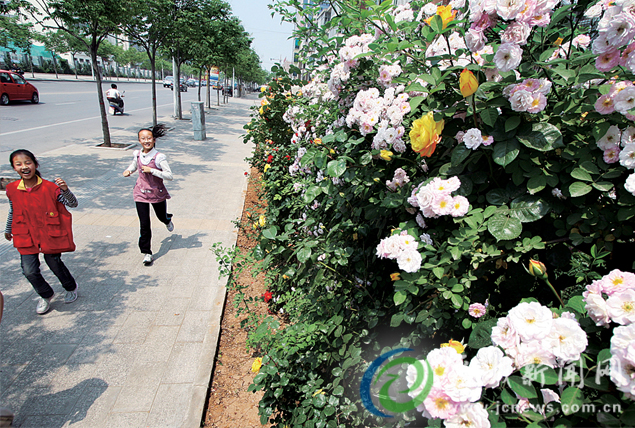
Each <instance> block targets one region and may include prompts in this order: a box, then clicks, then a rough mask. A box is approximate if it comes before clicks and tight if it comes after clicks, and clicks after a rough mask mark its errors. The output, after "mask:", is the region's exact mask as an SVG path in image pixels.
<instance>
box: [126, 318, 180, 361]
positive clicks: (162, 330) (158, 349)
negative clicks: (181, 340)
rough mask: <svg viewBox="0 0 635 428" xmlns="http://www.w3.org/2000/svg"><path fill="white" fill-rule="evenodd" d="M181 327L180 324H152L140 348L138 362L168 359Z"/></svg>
mask: <svg viewBox="0 0 635 428" xmlns="http://www.w3.org/2000/svg"><path fill="white" fill-rule="evenodd" d="M179 328H180V327H179V326H152V327H151V328H150V332H149V333H148V336H147V337H146V340H145V342H144V343H143V345H141V348H140V349H139V355H138V356H137V360H136V361H137V363H145V362H151V361H159V362H166V361H168V359H169V358H170V354H171V352H172V347H173V346H174V343H175V341H176V335H177V334H178V333H179Z"/></svg>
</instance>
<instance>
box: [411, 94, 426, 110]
mask: <svg viewBox="0 0 635 428" xmlns="http://www.w3.org/2000/svg"><path fill="white" fill-rule="evenodd" d="M423 100H425V97H424V96H419V97H413V98H410V99H409V100H408V102H409V103H410V110H411V111H415V110H416V109H417V107H419V104H421V102H422V101H423Z"/></svg>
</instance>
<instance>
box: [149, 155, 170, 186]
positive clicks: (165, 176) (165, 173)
mask: <svg viewBox="0 0 635 428" xmlns="http://www.w3.org/2000/svg"><path fill="white" fill-rule="evenodd" d="M157 164H158V165H159V167H160V168H161V169H160V170H159V169H154V168H153V169H152V170H151V172H152V175H154V176H155V177H159V178H160V179H162V180H168V181H172V180H173V179H174V176H173V175H172V170H171V169H170V165H168V159H167V158H166V157H165V155H159V156H157Z"/></svg>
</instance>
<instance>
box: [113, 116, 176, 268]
mask: <svg viewBox="0 0 635 428" xmlns="http://www.w3.org/2000/svg"><path fill="white" fill-rule="evenodd" d="M166 132H167V127H166V126H165V125H164V124H161V123H160V124H158V125H157V126H155V127H153V128H143V129H141V130H139V132H138V137H139V143H140V144H141V146H142V147H143V148H142V149H141V150H135V152H134V159H133V160H132V163H131V164H130V166H129V167H128V168H127V169H126V170H125V171H124V172H123V176H124V177H129V176H130V175H131V174H132V173H133V172H135V171H137V170H139V177H138V178H137V183H136V184H135V186H134V190H133V192H132V196H133V198H134V201H135V204H136V206H137V214H138V216H139V224H140V229H141V233H140V236H139V249H140V250H141V253H142V254H143V255H144V256H143V264H144V265H146V266H149V265H150V264H152V249H151V248H150V247H151V244H150V242H151V239H152V229H151V224H150V205H152V208H154V212H155V214H156V215H157V218H158V219H159V221H160V222H162V223H163V224H165V226H166V227H167V229H168V230H169V231H170V232H172V231H173V230H174V224H173V223H172V214H168V212H167V202H166V201H167V200H168V199H170V194H169V193H168V189H166V188H165V185H164V184H163V180H172V179H173V176H172V171H171V170H170V165H168V161H167V158H166V156H165V155H164V154H163V153H159V152H158V151H157V150H156V149H155V148H154V146H155V144H156V139H157V138H160V137H162V136H164V135H165V133H166Z"/></svg>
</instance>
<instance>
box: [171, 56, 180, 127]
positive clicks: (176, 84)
mask: <svg viewBox="0 0 635 428" xmlns="http://www.w3.org/2000/svg"><path fill="white" fill-rule="evenodd" d="M177 52H178V51H177ZM177 55H178V53H177ZM180 72H181V70H180V64H179V61H178V59H177V57H176V56H173V57H172V75H173V79H174V80H173V83H172V87H173V90H172V96H173V100H174V117H175V118H176V119H179V120H181V119H183V115H182V113H181V87H180V85H181V76H180Z"/></svg>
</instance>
